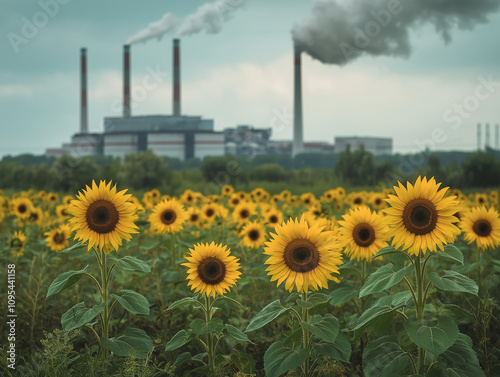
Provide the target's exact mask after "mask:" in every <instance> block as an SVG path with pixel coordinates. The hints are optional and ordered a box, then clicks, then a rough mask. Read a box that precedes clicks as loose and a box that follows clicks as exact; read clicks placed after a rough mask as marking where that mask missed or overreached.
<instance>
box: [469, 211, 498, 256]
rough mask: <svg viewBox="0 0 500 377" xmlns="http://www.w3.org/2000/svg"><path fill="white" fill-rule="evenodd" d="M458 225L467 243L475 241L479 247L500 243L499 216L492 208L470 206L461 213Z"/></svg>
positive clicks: (484, 247)
mask: <svg viewBox="0 0 500 377" xmlns="http://www.w3.org/2000/svg"><path fill="white" fill-rule="evenodd" d="M460 226H461V228H462V230H463V231H464V234H465V239H466V240H467V241H469V244H470V243H472V242H475V243H476V245H477V247H478V248H479V249H482V250H485V249H488V248H496V247H497V246H499V245H500V217H499V214H498V212H497V211H495V210H494V209H493V208H490V209H486V208H485V207H479V208H472V209H471V210H470V211H468V212H466V213H464V214H463V216H462V220H461V223H460Z"/></svg>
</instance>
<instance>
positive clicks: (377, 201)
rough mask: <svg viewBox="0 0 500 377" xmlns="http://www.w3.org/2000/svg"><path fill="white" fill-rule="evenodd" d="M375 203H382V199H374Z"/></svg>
mask: <svg viewBox="0 0 500 377" xmlns="http://www.w3.org/2000/svg"><path fill="white" fill-rule="evenodd" d="M375 204H376V205H378V206H379V205H381V204H382V199H380V198H377V199H375Z"/></svg>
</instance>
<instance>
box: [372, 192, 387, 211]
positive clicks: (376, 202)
mask: <svg viewBox="0 0 500 377" xmlns="http://www.w3.org/2000/svg"><path fill="white" fill-rule="evenodd" d="M384 198H385V196H384V194H380V193H377V192H376V193H373V194H371V195H370V205H371V206H372V208H373V209H382V208H384V207H385V205H386V203H385V201H384Z"/></svg>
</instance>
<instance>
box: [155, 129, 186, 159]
mask: <svg viewBox="0 0 500 377" xmlns="http://www.w3.org/2000/svg"><path fill="white" fill-rule="evenodd" d="M148 149H151V150H152V151H153V152H154V153H156V154H157V155H158V156H167V157H173V158H178V159H180V160H184V158H185V141H184V134H175V133H154V134H148Z"/></svg>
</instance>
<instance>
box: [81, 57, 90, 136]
mask: <svg viewBox="0 0 500 377" xmlns="http://www.w3.org/2000/svg"><path fill="white" fill-rule="evenodd" d="M88 131H89V126H88V122H87V49H86V48H82V49H80V133H82V134H86V133H88Z"/></svg>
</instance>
